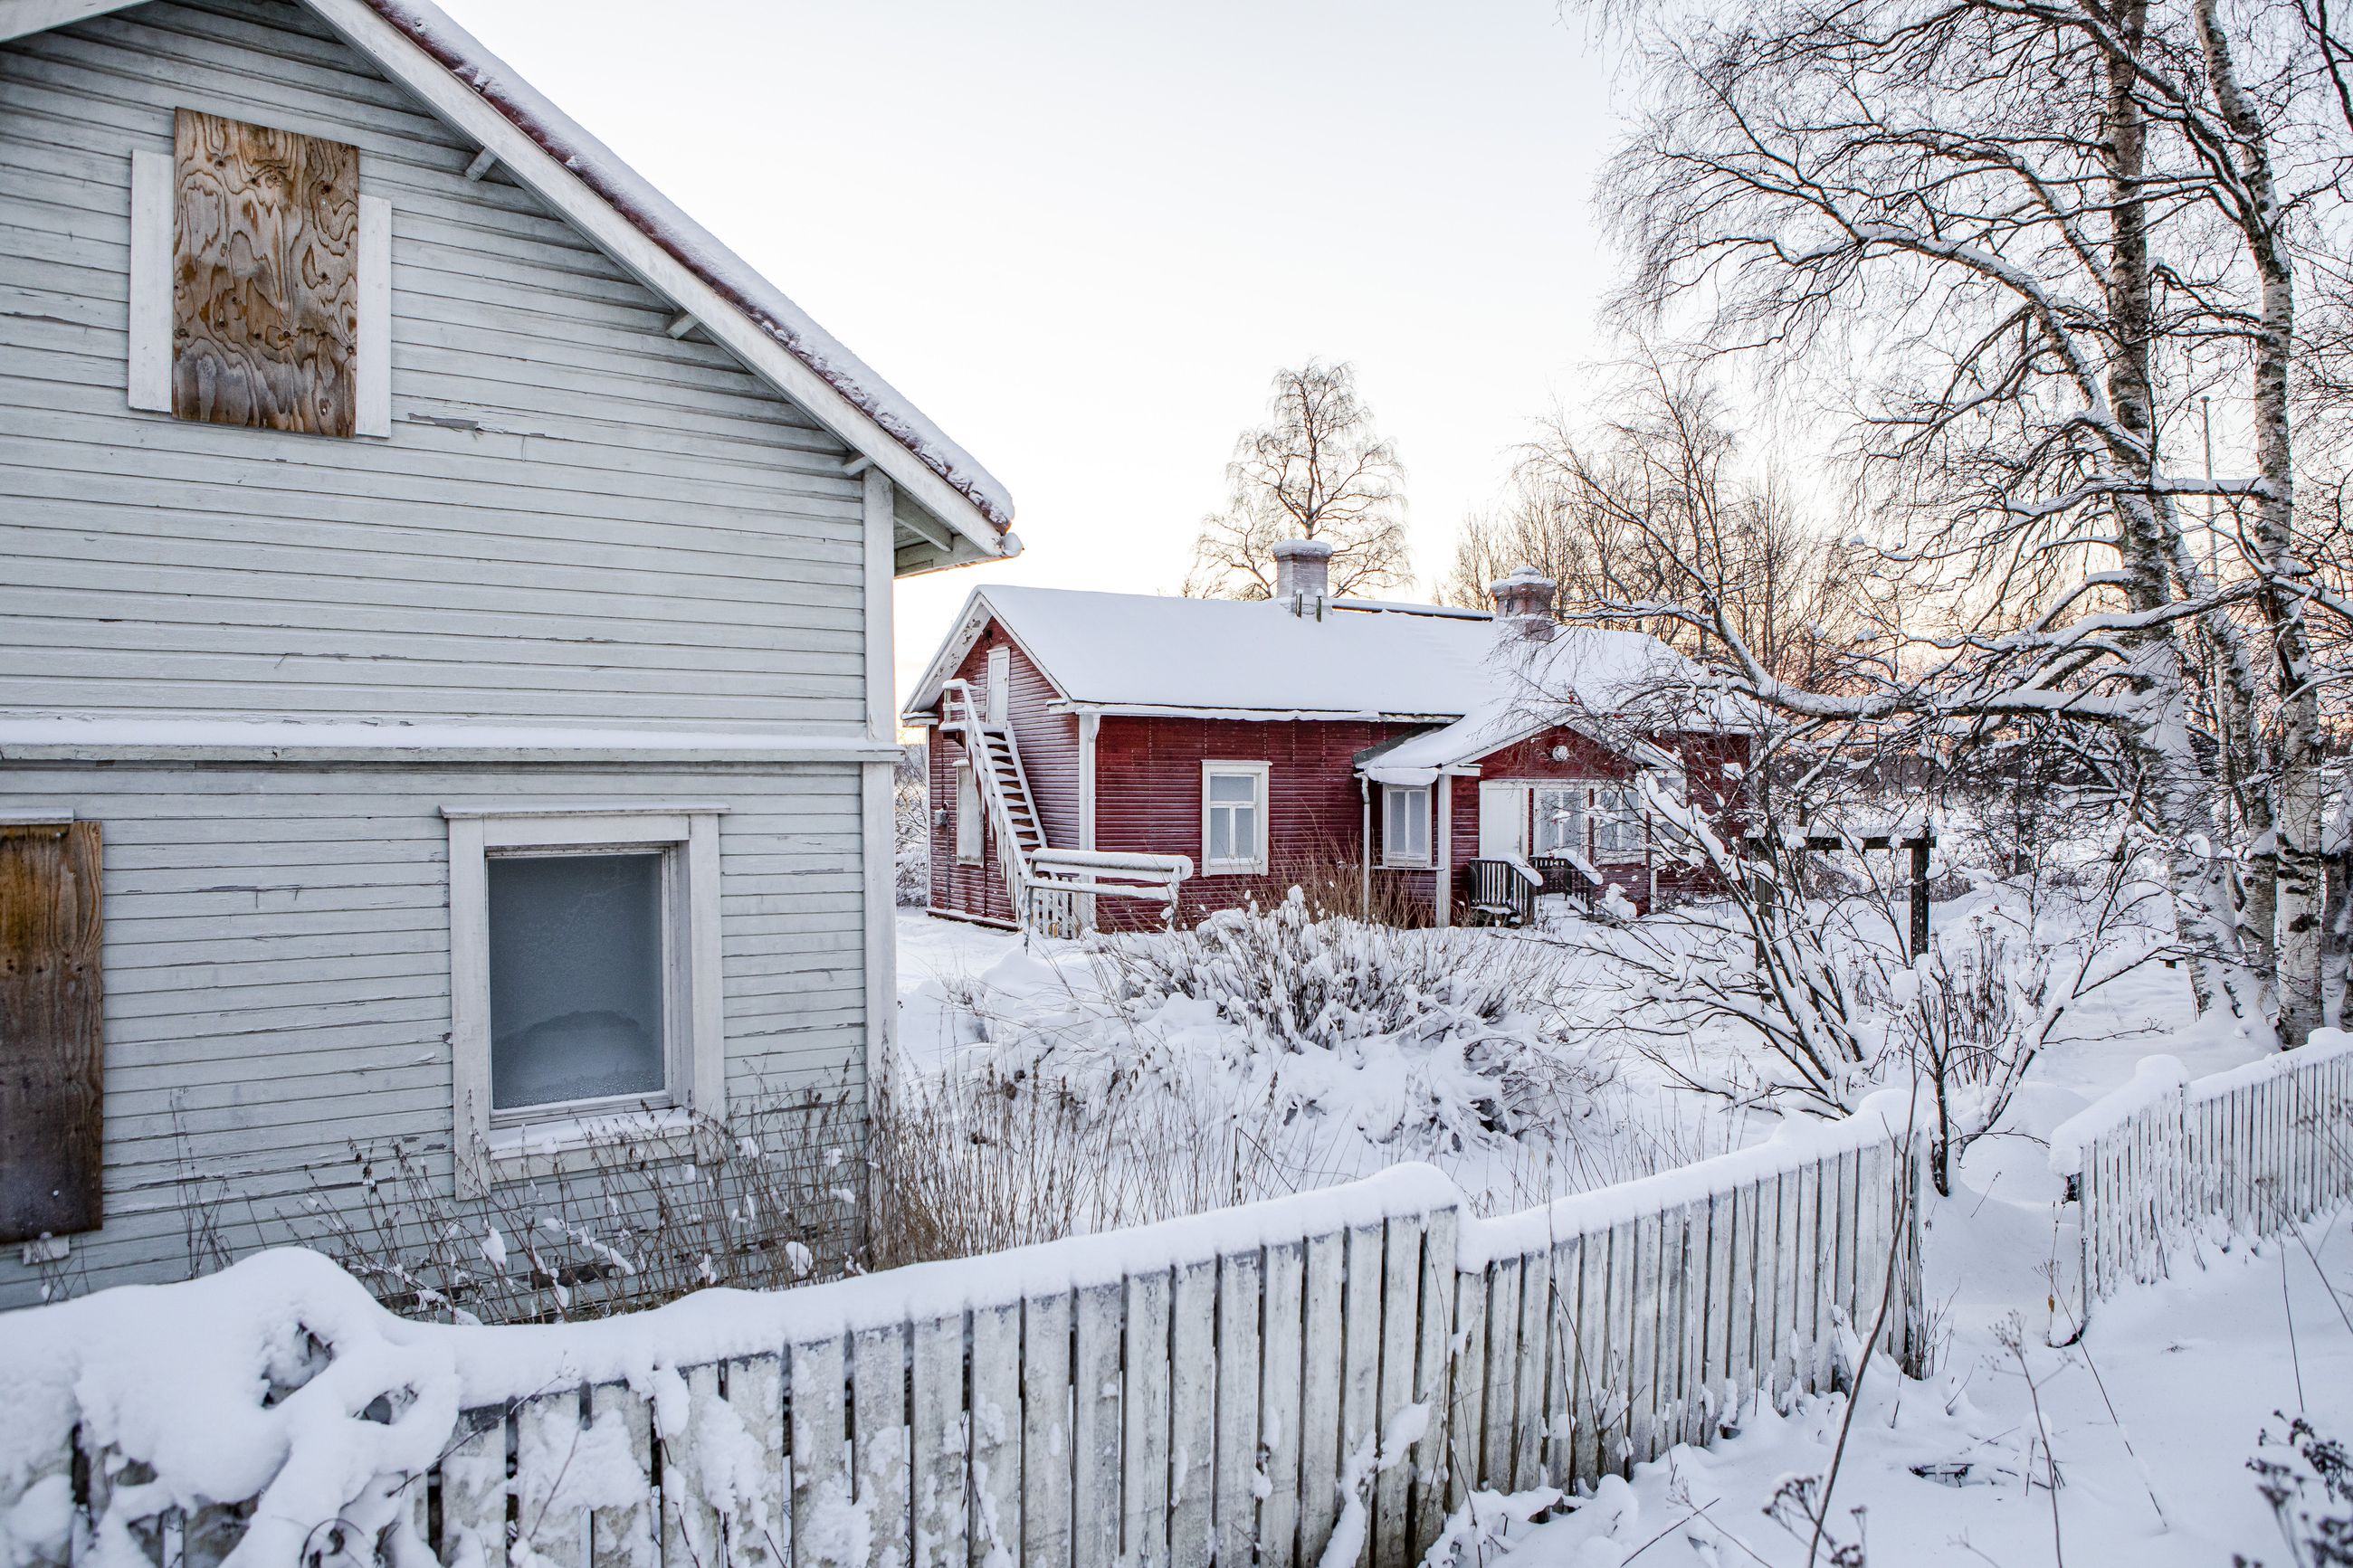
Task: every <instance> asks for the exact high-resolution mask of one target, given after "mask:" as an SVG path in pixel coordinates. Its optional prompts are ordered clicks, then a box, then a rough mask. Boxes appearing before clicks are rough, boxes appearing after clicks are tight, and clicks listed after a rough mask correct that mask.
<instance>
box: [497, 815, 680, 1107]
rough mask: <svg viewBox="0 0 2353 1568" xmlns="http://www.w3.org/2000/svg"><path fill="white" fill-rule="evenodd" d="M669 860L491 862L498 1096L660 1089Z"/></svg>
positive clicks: (537, 1099)
mask: <svg viewBox="0 0 2353 1568" xmlns="http://www.w3.org/2000/svg"><path fill="white" fill-rule="evenodd" d="M661 867H662V858H661V856H659V854H653V855H644V854H639V855H543V856H497V857H493V858H491V862H490V866H489V871H490V902H491V1106H492V1107H493V1108H494V1109H496V1110H513V1109H515V1108H517V1107H521V1106H528V1105H546V1104H550V1103H553V1102H554V1101H558V1100H594V1099H598V1098H601V1097H603V1096H606V1095H615V1094H659V1093H660V1092H661V1089H662V1012H663V1008H662V967H663V966H662V907H661V906H662V876H661Z"/></svg>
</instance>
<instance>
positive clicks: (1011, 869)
mask: <svg viewBox="0 0 2353 1568" xmlns="http://www.w3.org/2000/svg"><path fill="white" fill-rule="evenodd" d="M958 710H961V716H960V717H959V712H958ZM940 728H941V729H943V730H945V731H950V732H952V733H954V734H955V735H956V736H957V737H958V738H959V739H960V740H962V741H963V742H964V750H965V757H966V759H967V760H969V761H970V763H971V764H972V771H973V777H974V779H975V780H976V782H977V783H978V784H979V785H980V798H981V803H982V805H984V806H985V807H986V808H987V812H988V824H989V826H990V827H991V828H992V829H994V830H995V832H996V834H997V865H998V866H999V867H1001V868H1003V870H1004V873H1005V894H1006V898H1007V900H1008V903H1009V904H1010V906H1011V908H1012V910H1013V918H1014V919H1015V921H1020V922H1022V923H1024V924H1026V923H1027V921H1026V920H1025V915H1026V912H1027V910H1028V908H1029V884H1030V881H1031V877H1030V873H1029V854H1028V852H1027V851H1025V850H1024V849H1023V848H1022V847H1021V833H1020V830H1019V828H1018V826H1016V825H1015V823H1014V820H1013V805H1012V803H1011V802H1010V801H1009V800H1008V799H1007V798H1006V794H1005V781H1004V780H1002V779H1000V778H998V777H997V758H996V755H995V753H994V752H991V751H990V749H989V744H988V735H989V728H988V726H987V724H985V723H983V722H982V721H981V709H980V706H979V705H978V704H977V703H976V702H975V701H974V700H973V692H972V682H970V681H968V680H950V681H947V682H945V683H944V684H943V686H942V687H941V689H940ZM999 733H1002V734H1003V735H1004V737H1005V749H1006V752H1007V754H1008V755H1009V756H1010V757H1011V758H1012V759H1013V768H1014V776H1015V778H1016V780H1017V781H1018V783H1019V784H1020V788H1021V794H1022V796H1023V798H1024V799H1025V800H1027V801H1028V802H1029V816H1030V820H1031V821H1032V822H1034V823H1036V824H1037V828H1038V840H1039V843H1040V844H1043V843H1044V842H1045V839H1046V825H1045V823H1044V822H1043V821H1041V820H1039V817H1038V802H1037V800H1036V798H1035V797H1034V796H1032V795H1030V794H1029V777H1028V775H1027V774H1025V773H1022V772H1021V771H1020V770H1021V752H1020V749H1019V748H1018V746H1016V745H1015V743H1014V740H1013V732H1012V731H1011V730H1010V729H1009V728H1008V729H1006V730H1004V731H999Z"/></svg>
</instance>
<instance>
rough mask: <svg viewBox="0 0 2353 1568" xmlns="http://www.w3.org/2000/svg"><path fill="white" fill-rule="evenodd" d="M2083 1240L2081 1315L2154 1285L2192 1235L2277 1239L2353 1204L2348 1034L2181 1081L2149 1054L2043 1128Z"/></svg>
mask: <svg viewBox="0 0 2353 1568" xmlns="http://www.w3.org/2000/svg"><path fill="white" fill-rule="evenodd" d="M2051 1164H2052V1170H2053V1171H2055V1172H2056V1173H2058V1174H2060V1175H2062V1176H2063V1177H2065V1178H2067V1181H2068V1188H2069V1198H2070V1200H2071V1202H2072V1205H2073V1208H2074V1209H2075V1211H2076V1216H2077V1222H2078V1234H2079V1237H2080V1242H2081V1245H2080V1255H2081V1256H2080V1268H2081V1281H2080V1284H2081V1290H2082V1296H2083V1301H2084V1307H2085V1309H2086V1310H2088V1309H2089V1308H2090V1307H2091V1305H2092V1304H2093V1303H2094V1302H2097V1301H2099V1300H2104V1299H2105V1298H2106V1297H2108V1296H2110V1295H2112V1294H2114V1293H2115V1292H2116V1290H2117V1289H2119V1288H2120V1287H2122V1286H2124V1285H2126V1284H2131V1283H2136V1282H2137V1283H2143V1284H2146V1283H2148V1282H2150V1281H2153V1280H2156V1279H2162V1278H2163V1277H2164V1276H2165V1274H2166V1272H2167V1270H2168V1266H2169V1263H2170V1260H2171V1259H2172V1258H2174V1257H2175V1256H2177V1255H2178V1254H2179V1252H2180V1250H2181V1249H2182V1248H2183V1247H2185V1246H2187V1245H2188V1243H2189V1240H2190V1239H2191V1238H2192V1237H2196V1236H2198V1235H2200V1234H2202V1233H2205V1232H2208V1231H2212V1230H2222V1231H2228V1232H2232V1233H2236V1234H2238V1235H2242V1236H2250V1237H2262V1236H2269V1235H2274V1234H2275V1233H2277V1232H2279V1231H2281V1230H2283V1229H2284V1228H2285V1227H2286V1226H2289V1225H2290V1224H2292V1223H2295V1222H2298V1221H2302V1220H2308V1219H2310V1218H2312V1217H2314V1216H2315V1215H2320V1214H2325V1213H2327V1212H2328V1211H2330V1210H2332V1209H2334V1208H2336V1207H2337V1205H2340V1204H2343V1203H2345V1202H2346V1201H2347V1200H2348V1198H2353V1035H2348V1034H2346V1033H2344V1032H2342V1031H2339V1030H2335V1029H2325V1030H2321V1031H2318V1032H2316V1034H2315V1035H2314V1036H2313V1037H2312V1039H2311V1041H2310V1043H2308V1044H2306V1045H2305V1046H2304V1047H2300V1048H2299V1049H2296V1050H2293V1051H2282V1052H2278V1053H2276V1054H2274V1055H2272V1056H2268V1057H2264V1058H2262V1059H2261V1060H2258V1061H2254V1062H2250V1063H2248V1064H2247V1065H2246V1066H2244V1067H2241V1068H2233V1069H2232V1070H2231V1071H2229V1072H2222V1073H2216V1074H2214V1075H2213V1076H2211V1077H2210V1078H2202V1079H2195V1080H2192V1079H2189V1077H2188V1076H2187V1075H2186V1074H2185V1073H2184V1072H2183V1071H2182V1068H2181V1064H2180V1063H2179V1061H2177V1060H2175V1059H2174V1058H2171V1057H2150V1058H2146V1059H2145V1060H2143V1061H2142V1062H2141V1064H2140V1068H2139V1071H2138V1072H2137V1074H2135V1076H2134V1078H2133V1080H2132V1082H2130V1083H2128V1084H2126V1086H2125V1087H2124V1088H2122V1089H2117V1090H2116V1092H2115V1093H2113V1094H2110V1095H2107V1096H2105V1097H2104V1098H2103V1099H2101V1100H2095V1101H2094V1102H2093V1103H2092V1104H2091V1105H2090V1106H2088V1107H2086V1108H2085V1109H2084V1110H2082V1111H2080V1112H2078V1113H2077V1114H2076V1115H2075V1116H2073V1117H2071V1118H2070V1119H2068V1120H2067V1121H2064V1122H2062V1123H2061V1124H2060V1125H2059V1127H2058V1128H2056V1129H2055V1130H2054V1131H2052V1139H2051Z"/></svg>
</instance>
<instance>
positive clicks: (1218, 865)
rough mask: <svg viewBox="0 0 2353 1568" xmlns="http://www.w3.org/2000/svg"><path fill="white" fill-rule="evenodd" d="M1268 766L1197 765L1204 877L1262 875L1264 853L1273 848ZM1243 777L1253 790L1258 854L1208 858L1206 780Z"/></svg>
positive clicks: (1208, 803)
mask: <svg viewBox="0 0 2353 1568" xmlns="http://www.w3.org/2000/svg"><path fill="white" fill-rule="evenodd" d="M1271 773H1272V767H1271V764H1270V763H1254V762H1236V761H1210V762H1205V763H1202V764H1201V875H1202V876H1204V877H1262V876H1264V875H1266V868H1267V864H1268V855H1269V853H1270V852H1271V850H1272V848H1273V838H1274V823H1273V820H1272V816H1273V813H1272V811H1271V809H1270V803H1271V795H1272V792H1271V789H1270V787H1269V786H1270V784H1271ZM1220 776H1223V777H1237V778H1240V777H1247V778H1249V779H1250V780H1252V781H1253V783H1252V786H1251V787H1252V788H1254V789H1255V790H1256V791H1257V798H1256V800H1255V801H1254V802H1253V805H1254V806H1255V808H1256V810H1257V812H1258V853H1257V854H1256V855H1254V856H1252V857H1251V858H1250V859H1248V860H1243V859H1240V858H1233V857H1229V858H1226V859H1223V860H1217V859H1212V858H1210V855H1209V817H1210V815H1211V812H1212V809H1213V808H1212V806H1211V805H1210V801H1209V781H1210V780H1211V779H1213V778H1218V777H1220Z"/></svg>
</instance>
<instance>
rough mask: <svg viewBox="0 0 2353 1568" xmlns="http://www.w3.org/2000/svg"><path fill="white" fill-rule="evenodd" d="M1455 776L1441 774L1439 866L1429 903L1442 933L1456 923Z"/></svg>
mask: <svg viewBox="0 0 2353 1568" xmlns="http://www.w3.org/2000/svg"><path fill="white" fill-rule="evenodd" d="M1453 901H1454V775H1453V774H1452V773H1444V772H1440V773H1439V775H1438V865H1437V868H1436V876H1435V877H1434V878H1433V879H1432V882H1431V885H1430V909H1431V910H1432V912H1433V914H1434V915H1435V916H1436V918H1437V922H1438V927H1439V929H1440V931H1443V930H1445V929H1446V928H1447V927H1448V926H1450V925H1452V924H1453V923H1454V911H1453V910H1452V908H1451V906H1452V904H1453Z"/></svg>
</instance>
